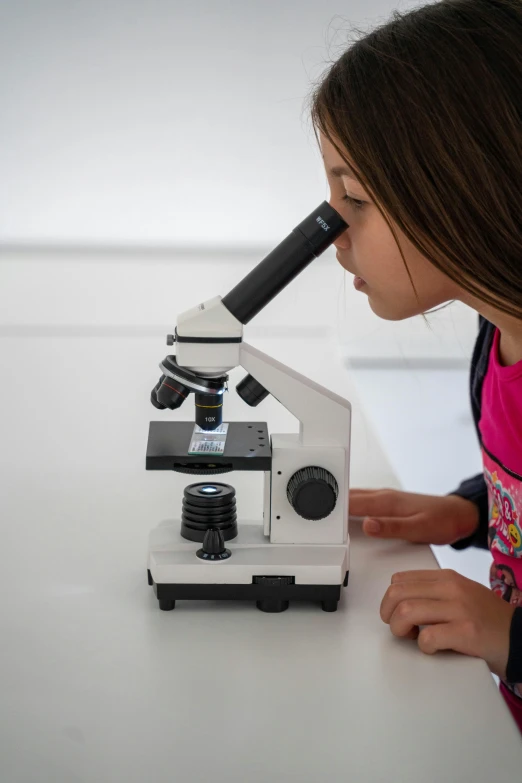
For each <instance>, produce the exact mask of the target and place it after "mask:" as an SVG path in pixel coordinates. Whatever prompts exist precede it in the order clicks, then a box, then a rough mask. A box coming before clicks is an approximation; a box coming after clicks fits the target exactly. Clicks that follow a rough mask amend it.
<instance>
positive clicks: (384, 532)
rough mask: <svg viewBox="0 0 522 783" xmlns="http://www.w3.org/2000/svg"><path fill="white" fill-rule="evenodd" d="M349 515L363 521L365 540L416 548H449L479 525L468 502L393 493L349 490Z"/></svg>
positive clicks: (387, 491)
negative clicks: (400, 541)
mask: <svg viewBox="0 0 522 783" xmlns="http://www.w3.org/2000/svg"><path fill="white" fill-rule="evenodd" d="M350 514H351V515H352V516H354V517H365V519H364V522H363V531H364V532H365V533H366V535H367V536H371V537H372V538H402V539H403V540H404V541H411V542H413V543H416V544H452V543H453V542H454V541H458V540H459V539H460V538H466V537H467V536H470V535H471V534H472V533H474V531H475V530H476V528H477V526H478V522H479V515H478V508H477V506H476V505H475V504H474V503H472V502H471V501H470V500H465V499H464V498H461V497H458V496H457V495H442V496H438V495H419V494H417V493H414V492H399V491H398V490H395V489H377V490H374V489H352V490H350Z"/></svg>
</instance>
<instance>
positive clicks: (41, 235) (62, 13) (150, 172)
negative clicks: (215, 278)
mask: <svg viewBox="0 0 522 783" xmlns="http://www.w3.org/2000/svg"><path fill="white" fill-rule="evenodd" d="M392 7H403V8H406V7H408V3H407V2H400V3H398V4H397V3H393V2H391V1H390V0H372V2H371V4H370V5H369V4H368V3H366V2H363V0H354V1H353V2H349V3H346V2H342V3H340V2H338V0H322V2H320V3H317V2H315V0H189V1H187V0H151V1H150V2H144V1H143V0H75V1H74V2H71V0H16V2H13V1H12V0H0V105H1V106H2V112H1V120H0V241H2V240H3V241H4V242H6V241H9V242H14V241H19V240H21V241H31V242H63V241H66V242H76V243H83V242H88V243H126V244H129V243H130V244H132V243H134V242H139V243H144V244H168V245H181V246H187V245H188V246H193V245H201V246H204V247H209V246H210V247H215V245H216V244H218V245H221V246H223V245H224V246H227V247H228V246H237V245H242V246H249V247H250V246H252V245H254V246H257V245H259V244H261V245H265V246H266V245H272V244H274V243H275V242H276V241H278V240H279V239H281V238H282V237H283V236H284V235H285V234H286V233H287V232H288V230H289V229H290V228H292V227H293V226H294V225H295V224H296V222H299V221H300V220H301V219H302V218H303V217H305V215H307V214H308V213H309V212H311V211H312V209H314V208H315V206H316V205H317V204H318V203H320V202H321V201H322V200H323V199H324V198H325V197H326V196H327V188H326V183H325V177H324V174H323V170H322V166H321V161H320V156H319V152H318V150H317V146H316V142H315V138H314V135H313V133H312V129H311V126H310V123H309V120H308V114H307V113H306V112H303V106H304V104H303V101H304V99H305V97H306V96H307V94H308V93H309V90H310V87H311V83H312V81H313V80H314V79H315V78H317V76H318V75H319V74H320V73H321V72H322V71H323V69H324V67H325V65H326V63H327V62H328V61H330V60H332V59H335V57H336V53H338V52H339V48H340V47H341V48H342V47H343V46H344V42H345V40H346V34H345V32H343V31H346V30H348V29H349V28H350V24H354V23H355V24H357V25H362V26H363V27H364V26H365V25H371V23H373V22H374V21H375V20H376V19H379V18H385V17H387V16H388V15H389V12H390V10H391V9H392Z"/></svg>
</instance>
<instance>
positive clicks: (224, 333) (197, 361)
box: [151, 201, 348, 431]
mask: <svg viewBox="0 0 522 783" xmlns="http://www.w3.org/2000/svg"><path fill="white" fill-rule="evenodd" d="M347 228H348V224H347V223H346V222H345V221H344V220H343V218H342V217H341V216H340V215H339V214H338V212H336V210H335V209H333V207H331V206H330V204H329V203H328V202H327V201H324V202H323V203H322V204H320V205H319V207H317V209H315V210H314V211H313V212H312V213H311V214H310V215H308V217H306V218H305V219H304V220H303V221H302V222H301V223H299V225H298V226H296V228H294V229H293V231H292V232H291V233H290V234H289V235H288V236H287V237H286V238H285V239H283V241H282V242H280V243H279V245H277V247H276V248H275V249H274V250H272V252H271V253H269V254H268V256H266V258H264V259H263V261H261V262H260V263H259V264H258V265H257V266H256V267H255V268H254V269H253V270H252V271H251V272H250V273H249V274H248V275H247V276H246V277H245V278H243V280H241V281H240V283H238V285H236V287H235V288H233V289H232V290H231V291H230V292H229V293H228V294H227V295H226V296H225V297H224V298H223V299H221V297H219V296H218V297H214V299H210V300H209V301H208V302H203V303H202V304H200V305H198V306H197V307H194V308H192V309H191V310H188V311H186V312H185V313H182V314H181V315H180V316H179V317H178V321H177V327H176V335H175V336H169V338H168V339H167V342H168V343H169V344H172V343H173V342H176V344H177V353H176V356H167V357H166V358H165V359H164V361H163V362H162V364H160V369H161V372H162V375H161V378H160V380H159V382H158V383H157V384H156V386H155V387H154V389H153V390H152V393H151V402H152V404H153V405H154V406H155V407H156V408H159V409H160V410H161V409H165V408H170V409H171V410H175V409H176V408H179V407H180V405H181V404H182V403H183V401H184V400H185V399H186V397H187V396H188V395H189V394H190V392H194V393H195V397H196V424H198V425H199V426H200V427H201V429H203V430H209V431H212V430H215V429H217V427H219V426H220V424H221V423H222V414H223V393H224V391H226V383H227V381H228V375H227V374H226V373H227V372H228V371H229V370H231V369H233V368H234V367H237V366H238V365H239V364H240V356H241V343H242V339H243V326H244V325H245V324H247V323H248V322H249V321H250V320H251V319H252V318H253V317H254V316H255V315H257V313H259V312H260V310H262V309H263V307H265V305H267V304H268V303H269V302H270V301H271V300H272V299H273V298H274V297H275V296H276V295H277V294H278V293H279V292H280V291H282V290H283V288H285V287H286V286H287V285H288V283H290V282H291V281H292V280H293V279H294V278H295V277H297V275H298V274H299V273H300V272H302V271H303V269H305V268H306V267H307V266H308V264H309V263H310V262H311V261H313V260H314V259H315V258H317V257H318V256H319V255H321V253H323V252H324V251H325V250H326V249H327V248H328V247H330V245H331V244H332V243H333V242H334V241H335V240H336V239H337V237H339V236H340V235H341V234H342V233H343V232H344V231H346V229H347ZM252 380H253V379H252ZM242 390H243V391H244V392H245V395H246V396H247V397H248V398H249V399H252V400H254V399H256V400H257V399H258V398H259V396H260V395H261V396H262V395H263V392H264V390H263V388H262V387H261V388H260V389H258V388H256V387H255V380H253V385H252V384H251V382H250V380H248V382H247V384H246V386H245V387H244V388H243V389H242ZM238 391H239V389H238ZM240 396H242V397H243V399H245V401H248V400H247V399H246V397H244V396H243V394H242V393H241V392H240ZM265 396H266V395H265ZM249 404H255V402H254V403H252V402H249Z"/></svg>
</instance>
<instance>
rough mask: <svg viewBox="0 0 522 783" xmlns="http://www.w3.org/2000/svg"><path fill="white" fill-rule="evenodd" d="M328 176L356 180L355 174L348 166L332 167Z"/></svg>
mask: <svg viewBox="0 0 522 783" xmlns="http://www.w3.org/2000/svg"><path fill="white" fill-rule="evenodd" d="M328 173H329V174H331V175H332V177H346V176H348V177H351V178H352V179H356V180H358V179H359V178H358V176H357V174H356V173H355V171H354V170H353V169H351V168H350V167H349V166H334V167H333V168H332V169H330V170H329V172H328Z"/></svg>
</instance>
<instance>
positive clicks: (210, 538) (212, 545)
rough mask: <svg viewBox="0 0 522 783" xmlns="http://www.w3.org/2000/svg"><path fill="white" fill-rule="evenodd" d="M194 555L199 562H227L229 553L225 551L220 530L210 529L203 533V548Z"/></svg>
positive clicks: (223, 539) (227, 550)
mask: <svg viewBox="0 0 522 783" xmlns="http://www.w3.org/2000/svg"><path fill="white" fill-rule="evenodd" d="M196 554H197V556H198V557H199V558H200V560H228V558H229V557H230V555H231V552H230V550H229V549H225V538H224V536H223V533H222V532H221V530H218V529H217V528H215V527H211V528H209V529H208V530H207V532H206V533H205V537H204V539H203V546H202V547H201V549H198V551H197V552H196Z"/></svg>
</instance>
